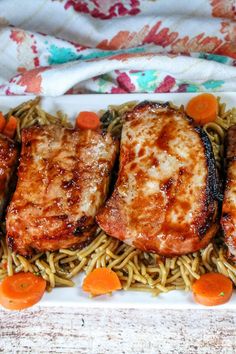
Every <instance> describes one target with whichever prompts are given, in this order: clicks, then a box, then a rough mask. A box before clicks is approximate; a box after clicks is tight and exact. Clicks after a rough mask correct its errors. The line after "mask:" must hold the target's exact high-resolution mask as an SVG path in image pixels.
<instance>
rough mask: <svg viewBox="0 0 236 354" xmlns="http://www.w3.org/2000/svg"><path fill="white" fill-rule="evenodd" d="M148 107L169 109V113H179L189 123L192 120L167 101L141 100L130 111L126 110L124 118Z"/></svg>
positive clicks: (151, 108)
mask: <svg viewBox="0 0 236 354" xmlns="http://www.w3.org/2000/svg"><path fill="white" fill-rule="evenodd" d="M144 109H149V110H150V111H152V110H156V109H163V110H164V111H169V112H171V113H179V114H181V115H182V116H183V118H185V119H186V120H187V121H188V122H189V123H192V122H193V119H192V118H190V117H189V116H187V115H186V114H185V113H184V112H183V111H181V110H180V109H176V108H174V107H171V105H170V103H169V102H154V101H142V102H140V103H139V104H138V105H137V106H135V107H134V108H133V110H132V111H130V112H127V113H126V114H125V120H129V116H130V115H133V114H134V113H136V112H137V113H138V112H139V110H144Z"/></svg>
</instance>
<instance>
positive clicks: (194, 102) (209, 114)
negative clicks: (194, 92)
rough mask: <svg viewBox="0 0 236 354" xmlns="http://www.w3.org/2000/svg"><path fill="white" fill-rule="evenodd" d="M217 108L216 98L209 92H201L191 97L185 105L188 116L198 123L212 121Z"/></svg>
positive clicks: (202, 123) (215, 115)
mask: <svg viewBox="0 0 236 354" xmlns="http://www.w3.org/2000/svg"><path fill="white" fill-rule="evenodd" d="M218 110H219V104H218V101H217V98H216V97H215V96H214V95H212V94H211V93H202V94H201V95H198V96H195V97H193V98H192V99H191V100H190V101H189V102H188V104H187V106H186V113H187V114H188V116H190V117H191V118H193V119H194V120H195V122H196V123H198V124H200V125H204V124H206V123H209V122H213V121H214V120H215V119H216V117H217V114H218Z"/></svg>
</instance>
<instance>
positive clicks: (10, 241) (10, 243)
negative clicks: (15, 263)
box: [7, 236, 15, 251]
mask: <svg viewBox="0 0 236 354" xmlns="http://www.w3.org/2000/svg"><path fill="white" fill-rule="evenodd" d="M7 245H8V247H9V248H10V249H11V250H12V251H13V250H14V246H15V239H14V237H11V236H8V238H7Z"/></svg>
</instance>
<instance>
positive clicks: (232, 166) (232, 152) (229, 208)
mask: <svg viewBox="0 0 236 354" xmlns="http://www.w3.org/2000/svg"><path fill="white" fill-rule="evenodd" d="M226 166H227V171H226V184H225V192H224V200H223V206H222V217H221V226H222V228H223V231H224V235H225V243H226V244H227V246H228V249H229V256H230V257H231V258H233V259H234V260H235V261H236V125H234V126H232V127H230V128H229V130H228V133H227V137H226Z"/></svg>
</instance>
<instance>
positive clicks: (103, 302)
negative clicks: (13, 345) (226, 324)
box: [0, 92, 236, 309]
mask: <svg viewBox="0 0 236 354" xmlns="http://www.w3.org/2000/svg"><path fill="white" fill-rule="evenodd" d="M196 94H198V93H196ZM196 94H195V93H176V94H175V93H172V94H119V95H108V94H107V95H106V94H91V95H65V96H60V97H43V98H42V101H41V106H42V107H43V108H44V109H45V110H46V111H48V112H50V113H55V112H56V111H58V110H62V111H64V112H65V113H67V115H68V116H69V118H70V120H71V121H73V120H74V119H75V116H76V114H78V112H79V111H83V110H88V111H98V110H100V109H106V108H107V106H108V105H110V104H122V103H124V102H127V101H131V100H132V101H133V100H137V101H143V100H153V101H172V102H173V103H175V104H177V105H180V104H185V103H186V102H187V101H188V100H189V99H190V98H191V97H193V96H195V95H196ZM214 94H215V95H217V96H220V97H222V102H225V103H227V107H232V106H236V93H234V92H227V93H223V92H219V93H218V92H215V93H214ZM33 97H34V96H0V111H3V112H4V113H5V112H7V111H8V110H9V109H10V108H12V107H14V106H16V105H18V104H20V103H21V102H23V101H27V100H29V99H31V98H33ZM82 278H83V277H82V276H79V277H77V278H76V279H73V280H75V282H76V286H75V287H73V288H56V289H53V291H52V292H51V293H46V294H45V295H44V297H43V299H42V300H41V302H40V306H75V307H100V308H104V307H107V308H108V307H109V308H156V309H167V308H168V309H170V308H172V309H200V308H204V309H206V307H204V306H201V305H198V304H196V303H195V302H194V301H193V299H192V294H191V292H185V291H180V290H179V291H171V292H169V293H166V294H161V295H159V296H157V297H153V296H152V295H151V293H146V292H141V291H140V292H136V291H117V292H114V293H113V295H112V296H108V295H104V296H98V297H96V298H93V299H91V298H89V296H88V294H87V293H85V292H83V291H82V290H81V281H82ZM211 308H218V309H226V308H228V309H236V291H234V294H233V296H232V299H231V301H229V302H228V303H226V304H224V305H221V306H215V307H211Z"/></svg>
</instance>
